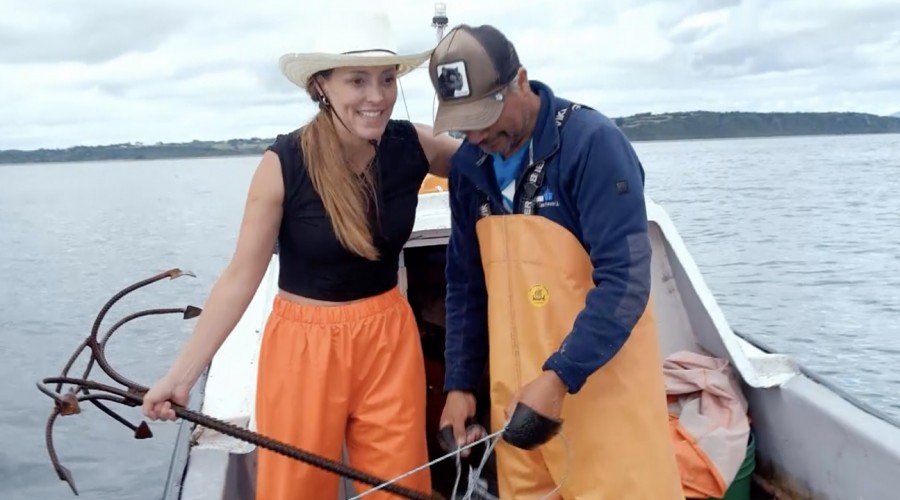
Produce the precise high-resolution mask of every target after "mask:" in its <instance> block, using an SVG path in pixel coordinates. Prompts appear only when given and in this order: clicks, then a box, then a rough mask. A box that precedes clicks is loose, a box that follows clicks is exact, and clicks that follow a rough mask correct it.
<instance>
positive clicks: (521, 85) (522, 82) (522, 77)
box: [516, 66, 528, 92]
mask: <svg viewBox="0 0 900 500" xmlns="http://www.w3.org/2000/svg"><path fill="white" fill-rule="evenodd" d="M516 87H517V88H518V89H519V91H520V92H525V91H527V90H528V71H527V70H526V69H525V67H524V66H521V67H519V71H517V72H516Z"/></svg>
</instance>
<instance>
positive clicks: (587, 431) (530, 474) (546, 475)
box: [476, 108, 684, 500]
mask: <svg viewBox="0 0 900 500" xmlns="http://www.w3.org/2000/svg"><path fill="white" fill-rule="evenodd" d="M568 111H571V108H570V109H569V110H568ZM564 121H565V120H564V119H563V120H562V122H563V123H564ZM557 125H560V120H559V119H558V120H557ZM545 161H546V160H545ZM543 167H544V162H540V163H538V164H537V165H536V166H532V167H529V170H530V175H529V172H526V175H528V177H526V179H528V182H527V183H526V184H525V185H524V186H523V192H524V196H523V198H522V203H521V206H522V208H523V212H525V213H523V214H511V215H492V214H490V205H489V204H483V205H482V207H481V210H480V212H481V213H480V217H481V218H480V220H479V221H478V222H477V223H476V233H477V236H478V242H479V247H480V249H481V258H482V265H483V268H484V275H485V285H486V287H487V293H488V331H489V343H490V358H489V366H490V386H491V392H490V396H491V426H492V432H496V431H498V430H499V428H500V426H501V425H503V423H504V422H505V421H506V417H505V415H504V410H505V409H506V407H507V406H508V405H509V403H510V400H511V398H512V396H513V395H514V394H515V393H516V392H517V391H518V390H519V389H520V388H521V387H522V386H523V385H525V384H527V383H528V382H531V381H532V380H534V379H535V378H536V377H538V376H539V375H540V374H541V371H542V370H541V367H542V365H543V363H544V361H545V360H546V359H547V358H548V357H549V356H550V355H551V354H552V353H553V352H555V351H556V350H558V349H559V346H560V344H561V343H562V341H563V339H564V338H565V337H566V335H567V334H568V333H569V332H570V331H571V329H572V326H573V324H574V322H575V318H576V316H577V315H578V313H579V312H580V311H581V310H582V309H583V308H584V306H585V299H586V296H587V293H588V291H589V290H591V289H592V288H593V287H594V283H593V279H592V271H593V265H592V264H591V260H590V257H589V255H588V253H587V252H586V251H585V249H584V247H583V246H582V244H581V243H580V242H579V241H578V239H577V238H576V237H575V236H574V235H573V234H572V233H571V232H570V231H568V230H567V229H566V228H564V227H563V226H561V225H559V224H556V223H555V222H553V221H551V220H550V219H547V218H545V217H541V216H538V215H532V214H533V213H534V196H535V193H536V192H537V191H538V188H540V185H541V182H542V180H543ZM562 418H563V420H564V423H563V427H562V433H563V434H564V436H565V439H566V441H567V443H568V446H567V447H568V455H569V458H568V463H569V469H568V475H566V473H567V470H566V465H567V458H566V452H567V450H566V447H565V446H564V445H563V441H562V440H561V438H560V437H559V436H557V437H555V438H554V439H552V440H551V441H550V442H548V443H547V444H545V445H543V446H541V447H538V448H536V449H534V450H531V451H526V450H522V449H519V448H515V447H513V446H511V445H509V444H508V443H506V442H505V441H503V440H500V441H499V442H498V444H497V447H496V453H497V477H498V481H499V489H500V491H499V493H500V498H502V499H504V500H505V499H530V498H541V497H543V496H544V495H546V494H547V493H549V492H550V491H552V490H553V489H554V488H555V487H556V484H559V483H560V482H564V484H563V487H562V489H561V490H560V494H561V496H562V498H565V499H590V500H675V499H678V500H681V499H683V498H684V496H683V494H682V488H681V482H680V478H679V471H678V468H677V464H676V461H675V453H674V449H673V446H672V442H671V437H670V435H669V432H670V431H669V424H668V413H667V407H666V393H665V384H664V379H663V371H662V359H661V354H660V347H659V344H658V339H657V331H656V324H655V321H654V318H653V313H652V303H648V305H647V308H646V310H645V312H644V314H643V316H642V317H641V318H640V320H639V321H638V323H637V324H636V325H635V327H634V329H633V330H632V332H631V335H630V337H629V339H628V340H627V341H626V342H625V344H624V345H623V346H622V348H621V350H620V351H619V352H618V354H616V356H615V357H613V358H612V359H611V360H610V361H609V362H608V363H607V364H606V365H604V366H603V367H601V368H600V369H599V370H598V371H597V372H595V373H594V374H593V375H592V376H591V377H590V378H589V379H588V380H587V382H586V383H585V384H584V386H583V387H582V389H581V390H580V391H579V392H578V393H577V394H574V395H572V394H569V395H567V396H566V399H565V402H564V404H563V410H562Z"/></svg>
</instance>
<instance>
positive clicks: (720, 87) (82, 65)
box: [0, 0, 900, 149]
mask: <svg viewBox="0 0 900 500" xmlns="http://www.w3.org/2000/svg"><path fill="white" fill-rule="evenodd" d="M363 3H368V4H369V8H377V7H382V8H385V9H388V8H389V14H390V15H391V18H392V22H393V23H394V26H395V29H396V31H397V33H398V34H397V37H398V42H399V45H400V48H401V50H424V49H427V48H430V47H431V46H433V45H434V43H435V31H434V29H433V28H432V27H431V16H432V12H433V2H430V1H425V0H392V1H383V0H367V1H348V0H326V1H321V2H316V1H312V0H253V1H237V0H152V1H151V0H127V1H126V0H121V1H119V0H78V1H61V0H0V149H35V148H40V147H68V146H72V145H78V144H91V145H95V144H111V143H121V142H138V141H140V142H144V143H155V142H158V141H163V142H184V141H190V140H193V139H199V140H210V139H212V140H219V139H229V138H237V137H253V136H257V137H272V136H274V135H275V134H277V133H279V132H284V131H287V130H291V129H293V128H294V127H296V126H298V125H299V124H302V123H303V122H304V121H305V120H306V119H307V118H308V117H309V116H310V115H311V113H312V112H313V111H314V108H313V107H312V106H311V105H310V104H309V100H308V98H307V96H306V95H305V94H304V93H303V92H302V91H301V90H300V89H299V88H297V87H295V86H294V85H293V84H291V83H290V82H288V81H287V80H286V79H284V77H283V76H282V75H281V73H280V72H279V70H278V67H277V59H278V57H279V56H280V55H281V54H282V53H285V52H299V51H303V50H305V49H308V48H309V47H310V43H311V39H312V37H313V36H316V35H319V34H320V32H319V31H317V28H320V27H321V22H320V18H319V17H318V16H319V15H320V13H321V10H322V5H336V4H342V7H345V8H346V7H352V6H353V5H356V4H363ZM446 3H447V9H448V15H449V17H450V24H451V25H453V24H455V23H462V22H465V23H469V24H481V23H490V24H494V25H495V26H497V27H499V28H500V29H501V30H503V31H504V32H505V33H506V34H507V35H508V36H509V37H510V38H511V39H512V41H513V43H515V44H516V46H517V48H518V50H519V55H520V58H521V60H522V62H523V64H524V65H525V66H526V68H527V69H528V70H529V75H530V76H531V77H532V78H536V79H539V80H542V81H544V82H546V83H548V84H550V85H552V86H553V87H554V88H555V90H556V91H557V93H559V94H561V95H563V96H565V97H568V98H572V99H576V100H579V101H581V102H584V103H586V104H589V105H592V106H594V107H596V108H598V109H600V110H601V111H603V112H605V113H606V114H607V115H609V116H623V115H628V114H632V113H640V112H646V111H651V112H665V111H677V110H696V109H705V110H716V111H724V110H748V111H861V112H869V113H875V114H891V113H895V112H898V111H900V1H898V0H664V1H654V0H603V1H599V0H565V1H563V0H554V1H551V0H518V1H511V0H449V1H447V2H446ZM563 5H565V6H566V7H565V8H561V6H563ZM317 21H319V22H318V23H317ZM335 35H336V34H335V33H334V32H333V31H330V32H328V33H325V34H324V35H323V36H335ZM403 90H404V93H405V96H406V100H405V103H404V101H403V99H402V98H401V99H399V100H398V102H397V106H396V108H395V113H394V116H395V117H398V118H407V117H409V118H411V119H413V120H416V121H421V122H425V123H431V122H432V119H431V117H432V116H433V115H432V103H433V93H432V91H431V88H430V84H429V81H428V78H427V74H425V72H424V71H417V72H416V73H414V74H412V75H410V76H408V77H405V78H404V80H403ZM407 108H408V110H409V114H408V115H407V111H406V110H407Z"/></svg>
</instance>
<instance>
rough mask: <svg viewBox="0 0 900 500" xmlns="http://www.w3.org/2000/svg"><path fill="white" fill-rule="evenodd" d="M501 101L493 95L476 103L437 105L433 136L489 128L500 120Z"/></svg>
mask: <svg viewBox="0 0 900 500" xmlns="http://www.w3.org/2000/svg"><path fill="white" fill-rule="evenodd" d="M502 112H503V101H502V100H497V99H496V98H495V97H494V96H493V94H492V95H490V96H488V97H484V98H482V99H479V100H477V101H472V102H467V103H464V104H448V103H446V102H442V103H440V104H438V110H437V113H436V115H435V117H434V127H433V129H434V134H435V135H437V134H443V133H444V132H450V131H451V130H452V131H461V132H464V131H468V130H482V129H486V128H488V127H490V126H491V125H493V124H494V122H496V121H497V119H498V118H500V113H502Z"/></svg>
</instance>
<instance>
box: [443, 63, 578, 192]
mask: <svg viewBox="0 0 900 500" xmlns="http://www.w3.org/2000/svg"><path fill="white" fill-rule="evenodd" d="M528 83H529V85H530V87H531V89H532V90H533V91H535V92H536V93H537V94H538V96H540V98H541V107H540V110H539V111H538V117H537V121H536V123H535V126H534V130H533V131H532V140H533V148H534V161H535V162H537V161H540V160H543V159H546V158H547V157H549V156H550V155H552V154H553V153H555V152H556V150H557V149H558V148H559V130H557V128H556V121H555V118H556V113H557V112H558V111H559V110H561V109H563V108H565V107H566V106H567V105H568V104H569V103H568V101H566V100H564V99H560V98H557V97H556V96H555V95H554V94H553V90H552V89H551V88H550V87H549V86H547V85H546V84H544V83H542V82H540V81H538V80H529V82H528ZM490 161H491V160H490V155H489V154H487V153H485V152H483V151H482V150H481V148H479V147H478V146H476V145H475V144H472V143H470V142H469V140H468V139H464V140H463V144H462V145H461V146H460V148H459V149H458V150H457V152H456V154H454V156H453V168H456V169H459V170H460V173H461V174H462V175H464V176H466V177H468V178H469V179H471V180H472V182H474V183H475V185H476V186H478V187H479V189H481V190H482V191H485V192H487V193H491V194H492V195H493V194H496V193H493V191H495V188H494V185H495V183H494V182H493V181H492V180H490V179H489V178H488V177H489V175H488V173H489V171H488V169H487V168H484V167H485V165H484V164H485V163H486V162H490ZM497 196H498V199H499V194H497Z"/></svg>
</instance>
